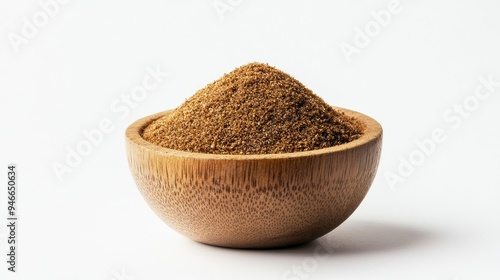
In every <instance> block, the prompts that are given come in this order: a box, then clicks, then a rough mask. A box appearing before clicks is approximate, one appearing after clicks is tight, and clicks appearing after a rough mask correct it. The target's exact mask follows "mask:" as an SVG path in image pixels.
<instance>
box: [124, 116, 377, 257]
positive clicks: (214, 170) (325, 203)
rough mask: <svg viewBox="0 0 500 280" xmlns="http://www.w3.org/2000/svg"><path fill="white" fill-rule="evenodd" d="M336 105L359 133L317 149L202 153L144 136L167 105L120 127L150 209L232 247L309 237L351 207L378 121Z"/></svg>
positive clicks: (190, 232)
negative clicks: (361, 128)
mask: <svg viewBox="0 0 500 280" xmlns="http://www.w3.org/2000/svg"><path fill="white" fill-rule="evenodd" d="M336 109H337V110H340V111H343V112H344V113H345V114H346V115H348V116H352V117H355V118H357V119H358V120H360V121H361V122H363V123H364V124H365V125H366V129H365V133H364V134H363V136H362V137H361V138H359V139H357V140H354V141H352V142H349V143H346V144H343V145H339V146H334V147H330V148H325V149H320V150H314V151H307V152H297V153H285V154H262V155H217V154H201V153H190V152H184V151H177V150H172V149H167V148H163V147H160V146H156V145H154V144H152V143H150V142H147V141H146V140H144V139H143V138H142V136H141V135H142V132H143V130H144V128H145V127H146V126H147V125H148V124H149V123H151V122H152V121H153V120H155V119H158V118H159V117H161V116H163V115H165V114H168V112H169V111H166V112H162V113H159V114H155V115H152V116H148V117H145V118H142V119H140V120H138V121H136V122H134V123H133V124H131V125H130V126H129V127H128V128H127V130H126V138H127V141H126V143H127V144H126V146H127V156H128V162H129V166H130V170H131V173H132V175H133V177H134V180H135V182H136V184H137V186H138V188H139V191H140V192H141V194H142V196H143V197H144V199H145V200H146V202H147V203H148V204H149V206H150V207H151V208H152V209H153V210H154V212H155V213H156V214H157V215H158V216H159V217H160V218H161V219H162V220H163V221H164V222H165V223H166V224H167V225H169V226H170V227H171V228H173V229H175V230H176V231H178V232H180V233H181V234H183V235H185V236H187V237H189V238H191V239H193V240H195V241H198V242H202V243H206V244H211V245H217V246H223V247H233V248H272V247H284V246H291V245H296V244H300V243H305V242H308V241H312V240H314V239H316V238H318V237H320V236H322V235H324V234H326V233H328V232H329V231H331V230H333V229H334V228H335V227H337V226H338V225H340V224H341V223H342V222H343V221H344V220H345V219H347V218H348V217H349V216H350V215H351V214H352V212H354V210H355V209H356V208H357V207H358V205H359V204H360V203H361V201H362V200H363V198H364V197H365V195H366V193H367V192H368V189H369V188H370V185H371V183H372V181H373V179H374V177H375V174H376V171H377V167H378V162H379V159H380V153H381V146H382V127H381V126H380V124H379V123H378V122H377V121H375V120H374V119H372V118H370V117H368V116H365V115H363V114H360V113H357V112H354V111H350V110H346V109H342V108H336Z"/></svg>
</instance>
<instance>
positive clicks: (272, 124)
mask: <svg viewBox="0 0 500 280" xmlns="http://www.w3.org/2000/svg"><path fill="white" fill-rule="evenodd" d="M362 133H363V127H362V125H361V124H360V123H359V122H358V121H356V120H355V119H353V118H351V117H348V116H346V115H345V114H343V113H342V112H339V111H338V110H335V109H333V108H332V107H331V106H329V105H328V104H327V103H325V102H324V101H323V100H322V99H321V98H320V97H318V96H317V95H315V94H314V93H313V92H312V91H311V90H309V89H307V88H306V87H305V86H304V85H302V84H301V83H300V82H299V81H297V80H296V79H294V78H293V77H291V76H290V75H288V74H286V73H284V72H282V71H280V70H278V69H276V68H274V67H271V66H269V65H267V64H262V63H250V64H247V65H244V66H241V67H239V68H237V69H235V70H234V71H232V72H230V73H228V74H225V75H224V76H223V77H222V78H220V79H218V80H216V81H214V82H212V83H211V84H208V85H207V86H205V87H204V88H202V89H201V90H199V91H198V92H197V93H196V94H195V95H193V96H192V97H191V98H189V99H187V100H186V101H185V102H184V103H183V104H182V105H180V106H179V107H178V108H176V109H175V110H173V111H171V112H169V113H168V114H166V115H165V116H163V117H161V118H159V119H157V120H155V121H153V122H152V123H151V124H150V125H148V126H147V127H146V128H145V129H144V132H143V134H142V136H143V138H144V139H145V140H147V141H149V142H151V143H153V144H156V145H159V146H163V147H166V148H170V149H175V150H182V151H189V152H198V153H209V154H246V155H250V154H275V153H291V152H300V151H310V150H316V149H321V148H326V147H331V146H335V145H340V144H344V143H347V142H350V141H352V140H355V139H357V138H359V137H360V136H361V134H362Z"/></svg>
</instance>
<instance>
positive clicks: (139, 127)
mask: <svg viewBox="0 0 500 280" xmlns="http://www.w3.org/2000/svg"><path fill="white" fill-rule="evenodd" d="M332 108H334V109H335V110H338V111H340V112H343V113H345V114H346V115H347V116H350V117H354V118H356V119H357V120H358V121H360V122H362V123H363V124H364V125H365V131H364V133H363V134H362V135H361V137H360V138H358V139H356V140H353V141H351V142H347V143H344V144H341V145H336V146H332V147H327V148H322V149H317V150H311V151H301V152H293V153H279V154H251V155H233V154H230V155H228V154H208V153H197V152H188V151H181V150H174V149H170V148H165V147H162V146H158V145H155V144H153V143H151V142H148V141H146V140H145V139H144V138H143V137H142V132H143V131H144V129H145V128H146V126H148V125H149V124H150V123H151V122H152V121H154V120H156V119H158V118H161V117H162V116H164V115H165V114H167V113H169V112H171V111H172V110H166V111H162V112H159V113H156V114H153V115H149V116H146V117H143V118H140V119H138V120H136V121H135V122H133V123H132V124H130V125H129V126H128V127H127V129H126V130H125V136H126V139H127V141H130V142H133V143H135V144H136V145H138V146H141V147H143V148H145V149H148V150H151V151H154V152H156V153H160V154H163V155H169V156H177V157H186V158H199V159H225V160H260V159H283V158H300V157H309V156H315V155H323V154H331V153H335V152H341V151H345V150H349V149H354V148H357V147H360V146H363V145H366V144H368V143H370V142H372V141H375V140H377V139H379V138H381V137H382V126H381V125H380V124H379V123H378V122H377V121H376V120H375V119H373V118H371V117H369V116H367V115H365V114H362V113H359V112H356V111H353V110H349V109H345V108H341V107H335V106H332Z"/></svg>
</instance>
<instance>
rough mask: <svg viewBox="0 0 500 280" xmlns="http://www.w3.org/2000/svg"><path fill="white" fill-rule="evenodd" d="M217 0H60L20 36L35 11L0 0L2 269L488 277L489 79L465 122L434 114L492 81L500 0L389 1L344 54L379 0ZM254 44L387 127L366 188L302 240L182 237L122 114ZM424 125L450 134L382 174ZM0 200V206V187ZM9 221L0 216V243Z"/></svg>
mask: <svg viewBox="0 0 500 280" xmlns="http://www.w3.org/2000/svg"><path fill="white" fill-rule="evenodd" d="M222 1H223V2H224V3H232V4H233V5H234V7H233V8H232V10H231V11H229V12H226V13H224V14H223V18H222V19H221V18H220V17H218V15H217V12H216V10H215V9H214V6H213V3H214V1H212V0H209V1H194V0H193V1H153V0H145V1H77V0H71V1H69V2H68V3H67V4H65V5H64V6H61V7H60V11H59V12H58V13H57V14H56V15H54V16H53V17H52V18H50V19H49V21H48V23H47V24H46V26H43V27H41V28H39V30H38V32H37V33H36V34H35V35H34V37H33V38H29V39H27V43H26V44H23V45H22V46H21V47H20V51H19V52H18V53H15V52H14V49H13V47H12V45H11V43H10V42H9V35H8V34H11V33H12V32H15V33H20V32H21V29H22V27H23V24H24V23H23V17H27V18H31V17H32V16H33V15H34V14H36V13H37V12H39V11H43V10H41V7H40V6H39V4H38V1H34V0H32V1H14V0H4V1H2V2H1V3H0V34H1V35H2V36H0V94H1V102H0V121H1V123H0V124H1V126H0V129H1V130H0V134H1V135H2V136H1V137H0V147H1V148H0V149H1V150H0V152H1V154H0V158H1V161H0V170H6V165H7V164H8V163H16V164H17V165H18V169H19V176H20V179H19V188H20V193H19V198H18V203H19V217H20V221H19V223H20V226H19V233H18V237H19V242H20V244H19V248H20V249H19V251H18V255H19V262H18V265H19V266H18V271H19V272H18V273H16V274H14V273H10V272H7V271H6V264H5V263H4V262H3V261H2V265H0V278H1V279H9V280H10V279H40V280H42V279H50V280H58V279H74V280H84V279H103V280H104V279H105V280H110V279H116V280H124V279H127V280H128V279H142V280H145V279H148V280H154V279H384V280H387V279H441V280H445V279H449V280H451V279H455V280H462V279H499V278H500V271H499V269H498V264H499V263H500V220H499V219H498V213H499V210H500V203H498V202H499V199H500V188H499V186H500V177H499V176H498V173H499V171H500V160H499V158H500V148H499V145H498V143H499V141H498V139H499V137H500V125H498V121H499V120H500V118H499V117H500V113H499V112H500V111H499V105H500V87H495V88H494V89H495V91H494V92H493V93H492V94H491V95H490V96H489V97H487V98H486V99H485V100H483V101H480V102H479V103H478V108H477V109H476V110H474V111H473V112H471V113H470V115H469V116H468V117H467V118H462V120H463V122H462V123H460V124H458V120H457V119H456V114H454V115H453V116H455V119H453V121H450V120H449V121H446V120H445V119H443V114H445V113H446V112H447V110H449V109H453V105H454V104H455V103H457V104H459V103H462V101H463V100H464V99H466V98H469V99H467V100H469V101H470V102H472V101H473V100H472V101H471V99H470V98H471V97H470V96H472V95H473V94H474V90H475V88H476V86H478V85H480V82H479V77H488V75H491V77H492V79H493V80H494V81H500V52H499V51H498V50H500V40H499V38H500V37H499V36H498V35H499V33H500V17H499V16H498V11H499V8H500V4H499V2H498V1H451V0H448V1H406V0H405V1H403V0H401V2H400V5H401V7H402V11H401V12H400V13H398V14H393V16H392V18H391V22H390V23H389V24H388V25H387V26H386V27H384V28H383V29H382V30H381V31H380V34H378V35H377V36H375V37H374V38H372V40H371V42H370V44H369V45H368V46H366V47H364V48H363V49H361V50H360V52H359V53H356V54H354V55H352V56H351V62H350V63H348V62H347V59H346V57H345V56H344V55H343V53H342V51H341V48H340V46H341V44H342V42H345V43H348V44H354V41H353V40H354V36H355V28H356V27H359V28H361V29H363V28H364V27H365V25H366V24H369V22H370V21H371V20H372V19H373V18H372V15H370V12H371V11H380V10H381V9H387V5H388V3H389V1H306V0H303V1H262V0H261V1H236V0H232V1H230V0H221V2H222ZM41 2H43V3H45V2H47V0H42V1H41ZM271 2H272V3H271ZM333 2H335V3H333ZM42 19H43V18H42ZM251 61H260V62H268V63H270V64H271V65H273V66H276V67H278V68H279V69H281V70H283V71H285V72H288V73H290V74H291V75H293V76H294V77H296V78H297V79H299V80H300V81H302V82H303V83H304V84H305V85H306V86H308V87H309V88H311V89H312V90H313V91H315V92H316V93H317V94H318V95H320V96H321V97H323V98H324V99H325V100H326V101H327V102H329V103H330V104H334V105H337V106H341V107H346V108H350V109H354V110H357V111H360V112H363V113H366V114H368V115H370V116H372V117H374V118H375V119H377V120H378V121H379V122H380V123H381V124H382V125H383V127H384V133H385V134H384V148H383V156H382V159H381V163H380V168H379V173H378V175H377V178H376V180H375V182H374V184H373V186H372V189H371V190H370V192H369V194H368V195H367V197H366V199H365V200H364V202H363V203H362V204H361V206H360V207H359V208H358V209H357V211H356V212H355V213H354V214H353V216H352V217H351V218H350V219H349V220H348V221H346V222H345V223H344V224H343V225H341V226H340V227H339V228H338V229H336V230H334V231H333V232H331V233H330V234H328V235H327V236H325V237H323V238H321V239H320V241H315V242H313V243H312V244H309V245H307V246H302V247H297V248H291V249H283V250H271V251H251V250H230V249H222V248H216V247H211V246H205V245H201V244H198V243H195V242H192V241H190V240H188V239H186V238H185V237H183V236H181V235H179V234H177V233H176V232H174V231H173V230H171V229H170V228H168V227H167V226H166V225H164V224H163V223H162V222H161V221H160V220H159V219H158V218H157V217H156V216H155V215H154V214H153V213H152V211H151V210H150V209H149V208H148V206H147V205H146V204H145V202H144V201H143V200H142V198H141V196H140V194H139V193H138V191H137V189H136V187H135V185H134V183H133V181H132V178H131V176H130V174H129V171H128V167H127V162H126V158H125V150H124V135H123V134H124V130H125V128H126V127H127V125H128V124H130V123H131V122H132V121H134V120H136V119H137V118H139V117H142V116H146V115H150V114H152V113H156V112H159V111H162V110H165V109H168V108H173V107H176V106H177V105H178V104H180V103H181V102H182V101H183V100H184V99H185V98H187V97H189V96H190V95H192V94H193V93H194V92H195V91H196V90H197V89H199V88H201V87H202V86H204V85H205V84H207V83H209V82H211V81H213V80H214V79H216V78H218V77H220V76H221V75H222V74H223V73H224V72H229V71H231V70H232V69H233V68H235V67H237V66H240V65H242V64H245V63H247V62H251ZM156 65H159V66H158V67H160V69H161V71H165V72H167V71H168V72H169V74H170V75H169V76H168V77H167V78H164V79H163V80H162V83H161V84H160V85H159V87H158V88H156V89H155V90H153V91H151V92H150V93H149V95H148V96H147V98H146V99H145V100H144V101H142V102H139V104H137V106H136V107H135V108H132V109H131V110H130V113H128V114H127V113H125V111H122V112H121V113H118V112H113V111H112V109H111V108H110V106H112V104H115V106H116V105H120V106H121V105H123V103H121V101H120V98H121V95H122V94H125V95H129V94H130V92H131V90H132V89H133V88H134V86H137V85H140V84H141V83H142V80H143V78H144V77H145V76H147V75H148V72H147V70H146V68H147V67H148V66H151V67H153V68H154V67H155V66H156ZM483 93H484V92H483ZM115 102H118V103H115ZM471 104H472V103H471ZM472 105H473V104H472ZM122 109H123V108H122ZM103 119H108V120H109V121H111V122H112V124H113V127H114V130H113V131H112V132H111V133H108V134H105V135H104V137H103V140H102V143H100V144H99V145H97V146H96V147H94V148H93V150H92V152H91V153H90V154H89V155H88V156H87V157H85V158H84V159H83V161H82V162H81V164H79V165H78V166H77V167H75V168H73V171H72V172H71V173H67V174H65V175H64V176H63V179H62V181H59V180H58V179H57V177H56V175H55V173H54V171H53V168H52V164H53V162H55V161H56V162H60V163H63V162H64V160H65V159H64V158H65V156H66V154H67V150H66V147H70V148H75V146H76V145H78V144H79V143H80V142H81V141H82V140H84V139H85V138H84V136H83V135H82V130H84V129H86V130H90V129H94V128H97V127H98V125H99V122H101V121H102V120H103ZM435 128H439V129H442V131H443V133H445V135H446V140H445V141H444V142H443V143H440V144H438V145H437V148H436V149H435V151H433V152H432V153H430V155H429V156H426V157H425V162H424V163H423V164H421V165H420V166H418V167H417V168H416V169H415V171H414V172H413V174H411V175H410V176H408V177H407V178H405V181H404V182H402V183H399V184H397V185H396V186H394V187H392V188H391V187H390V186H389V183H388V181H387V180H386V179H385V174H387V173H388V172H393V173H396V172H398V171H397V169H398V165H399V164H400V159H399V157H400V156H402V157H404V158H408V157H409V155H410V154H411V153H412V152H413V153H415V152H414V151H415V150H416V149H417V146H416V144H415V143H414V142H415V141H416V140H422V139H424V138H428V137H430V135H431V133H432V131H433V130H434V129H435ZM1 172H6V171H1ZM2 174H5V173H2ZM396 174H397V173H396ZM0 176H1V177H2V178H4V179H2V180H3V181H4V182H5V181H6V179H5V175H0ZM2 185H3V186H5V184H4V183H2ZM0 201H1V203H0V205H1V212H0V213H2V214H1V215H0V216H1V217H5V215H6V210H4V209H6V188H5V187H2V189H1V191H0ZM4 221H5V220H4V218H2V222H1V224H2V225H3V224H4ZM6 235H7V233H6V227H5V226H2V227H1V228H0V239H1V240H0V241H1V243H0V244H1V246H0V250H1V251H0V252H1V255H2V256H5V254H6V251H5V250H6V244H5V238H6ZM318 246H319V248H318V249H317V247H318ZM315 250H316V251H317V252H318V253H319V254H320V256H322V257H323V258H321V259H315V258H314V252H315ZM0 259H4V257H0ZM294 267H298V268H296V269H300V271H301V272H299V273H297V272H296V269H294Z"/></svg>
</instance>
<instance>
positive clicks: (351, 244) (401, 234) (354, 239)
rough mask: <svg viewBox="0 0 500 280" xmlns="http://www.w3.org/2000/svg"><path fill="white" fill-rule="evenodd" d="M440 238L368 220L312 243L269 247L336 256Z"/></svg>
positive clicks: (350, 224)
mask: <svg viewBox="0 0 500 280" xmlns="http://www.w3.org/2000/svg"><path fill="white" fill-rule="evenodd" d="M438 238H439V234H438V233H436V232H430V231H427V230H423V229H417V228H413V227H408V226H402V225H395V224H386V223H380V222H368V221H346V222H345V223H344V224H342V225H340V226H339V227H338V228H336V229H335V230H333V231H332V232H330V233H328V234H327V235H325V236H322V237H320V238H319V239H317V240H314V241H312V242H309V243H306V244H303V245H298V246H295V247H289V248H279V249H270V250H269V251H270V252H275V253H287V254H290V253H292V254H293V253H296V254H303V255H311V254H315V253H316V254H317V252H319V251H321V254H324V253H323V252H325V253H326V252H328V253H329V254H331V255H333V256H335V255H347V254H365V253H375V252H382V251H394V250H399V249H403V248H407V247H411V246H415V245H419V244H423V243H425V242H431V241H432V240H436V239H438Z"/></svg>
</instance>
